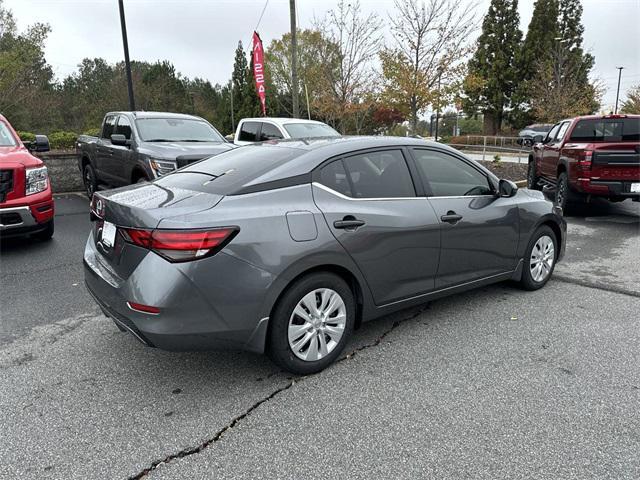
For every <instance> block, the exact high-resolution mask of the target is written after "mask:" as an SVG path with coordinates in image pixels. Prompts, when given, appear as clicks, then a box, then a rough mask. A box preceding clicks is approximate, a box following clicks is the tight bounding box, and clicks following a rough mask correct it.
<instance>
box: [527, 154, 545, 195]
mask: <svg viewBox="0 0 640 480" xmlns="http://www.w3.org/2000/svg"><path fill="white" fill-rule="evenodd" d="M539 180H540V177H538V174H537V173H536V162H535V161H534V160H531V161H530V162H529V166H528V167H527V188H528V189H529V190H542V187H541V186H539V185H538V181H539Z"/></svg>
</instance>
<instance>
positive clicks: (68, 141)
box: [49, 132, 78, 150]
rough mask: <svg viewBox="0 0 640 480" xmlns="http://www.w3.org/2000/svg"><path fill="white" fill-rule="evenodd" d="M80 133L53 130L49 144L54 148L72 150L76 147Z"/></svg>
mask: <svg viewBox="0 0 640 480" xmlns="http://www.w3.org/2000/svg"><path fill="white" fill-rule="evenodd" d="M77 139H78V134H77V133H73V132H51V133H50V134H49V144H50V145H51V149H52V150H71V149H73V148H74V147H75V143H76V140H77Z"/></svg>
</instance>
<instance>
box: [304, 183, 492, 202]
mask: <svg viewBox="0 0 640 480" xmlns="http://www.w3.org/2000/svg"><path fill="white" fill-rule="evenodd" d="M311 185H313V186H316V187H318V188H320V189H322V190H324V191H326V192H329V193H331V194H332V195H335V196H336V197H338V198H342V199H343V200H353V201H355V202H362V201H370V200H373V201H378V202H379V201H388V200H425V199H432V198H433V199H438V198H444V199H454V198H485V197H490V198H496V196H495V195H466V196H465V195H459V196H450V197H437V196H435V195H432V196H422V197H421V196H415V197H372V198H353V197H349V196H347V195H344V194H342V193H340V192H336V191H335V190H334V189H333V188H329V187H327V186H326V185H323V184H321V183H319V182H311Z"/></svg>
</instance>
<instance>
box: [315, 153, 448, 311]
mask: <svg viewBox="0 0 640 480" xmlns="http://www.w3.org/2000/svg"><path fill="white" fill-rule="evenodd" d="M313 196H314V199H315V202H316V204H317V206H318V208H319V209H320V210H321V211H322V212H323V214H324V217H325V220H326V222H327V225H328V226H329V229H330V230H331V232H332V233H333V235H334V236H335V238H336V239H337V240H338V241H339V242H340V243H341V244H342V246H343V247H344V249H345V250H346V251H347V253H348V254H349V255H350V256H351V257H352V258H353V259H354V261H355V263H356V264H357V265H358V267H359V268H360V271H361V272H362V273H363V274H364V277H365V279H366V281H367V284H368V285H369V288H370V289H371V292H372V294H373V297H374V300H375V302H376V304H377V305H384V304H388V303H390V302H393V301H397V300H400V299H404V298H410V297H412V296H416V295H420V294H423V293H426V292H429V291H432V290H433V288H434V284H435V275H436V272H437V268H438V257H439V251H440V225H439V222H438V219H437V218H436V216H435V214H434V211H433V209H432V208H431V207H430V206H429V205H428V203H427V202H426V200H425V198H424V197H417V196H416V190H415V187H414V184H413V182H412V178H411V175H410V173H409V169H408V166H407V163H406V160H405V157H404V155H403V151H402V150H401V149H391V150H376V151H369V152H364V153H358V154H357V155H352V156H347V157H344V158H341V159H337V160H334V161H333V162H331V163H329V164H326V165H324V166H323V167H322V168H321V169H319V170H318V171H316V172H315V177H314V184H313Z"/></svg>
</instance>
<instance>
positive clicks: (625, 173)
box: [527, 115, 640, 209]
mask: <svg viewBox="0 0 640 480" xmlns="http://www.w3.org/2000/svg"><path fill="white" fill-rule="evenodd" d="M527 186H528V187H529V188H532V189H536V190H542V189H543V188H544V187H546V188H548V189H552V190H555V203H556V204H557V205H558V206H560V207H562V208H563V209H566V207H567V201H574V200H586V201H588V200H589V199H590V197H595V196H598V197H605V198H608V199H609V200H611V201H614V202H619V201H622V200H625V199H627V198H631V199H633V201H636V202H637V201H640V115H601V116H587V117H577V118H572V119H568V120H563V121H561V122H559V123H557V124H555V125H554V126H553V128H552V129H551V130H550V131H549V133H548V134H547V135H546V137H544V139H542V137H540V136H538V137H535V138H534V145H533V150H532V151H531V154H530V155H529V169H528V172H527Z"/></svg>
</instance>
